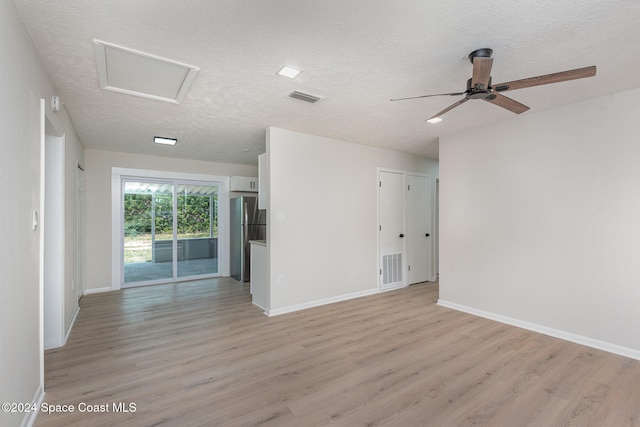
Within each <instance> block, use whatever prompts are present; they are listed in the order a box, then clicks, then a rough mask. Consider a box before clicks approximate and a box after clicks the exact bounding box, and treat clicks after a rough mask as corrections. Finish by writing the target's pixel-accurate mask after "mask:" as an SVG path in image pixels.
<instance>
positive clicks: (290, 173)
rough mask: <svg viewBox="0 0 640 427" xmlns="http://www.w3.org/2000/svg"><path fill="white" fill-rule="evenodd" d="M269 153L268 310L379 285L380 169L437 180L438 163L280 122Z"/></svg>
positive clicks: (273, 131) (270, 138)
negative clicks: (283, 126)
mask: <svg viewBox="0 0 640 427" xmlns="http://www.w3.org/2000/svg"><path fill="white" fill-rule="evenodd" d="M267 153H268V161H269V166H268V170H269V194H270V198H269V213H268V218H267V221H268V227H267V234H268V236H267V238H268V243H269V273H268V274H269V282H270V295H269V301H268V304H269V309H270V310H269V311H270V313H272V314H273V313H278V312H284V311H288V310H291V309H296V308H302V307H303V306H305V305H310V304H311V305H312V304H313V303H314V302H319V301H326V300H331V299H339V298H341V297H344V296H348V295H358V294H366V293H368V292H369V293H370V292H374V291H376V290H377V288H378V272H377V168H378V167H382V168H391V169H399V170H406V171H409V172H419V173H428V174H431V175H432V176H433V177H434V179H433V180H432V182H434V183H435V176H436V175H437V170H438V162H437V161H436V160H432V159H426V158H421V157H417V156H412V155H409V154H404V153H399V152H395V151H390V150H383V149H379V148H373V147H369V146H364V145H359V144H352V143H349V142H344V141H338V140H335V139H329V138H322V137H317V136H312V135H305V134H301V133H297V132H291V131H287V130H283V129H278V128H270V129H269V130H268V135H267ZM433 193H434V194H435V191H433ZM278 213H283V214H284V215H285V216H286V220H285V221H284V222H279V221H278V220H277V214H278ZM280 276H283V277H284V284H278V278H279V277H280Z"/></svg>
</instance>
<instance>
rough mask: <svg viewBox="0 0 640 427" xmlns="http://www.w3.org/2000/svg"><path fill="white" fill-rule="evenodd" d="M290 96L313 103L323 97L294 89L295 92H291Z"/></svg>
mask: <svg viewBox="0 0 640 427" xmlns="http://www.w3.org/2000/svg"><path fill="white" fill-rule="evenodd" d="M289 97H290V98H295V99H299V100H300V101H305V102H309V103H311V104H313V103H315V102H318V101H320V100H321V99H323V98H322V96H318V95H311V94H310V93H304V92H300V91H297V90H294V91H293V92H291V93H290V94H289Z"/></svg>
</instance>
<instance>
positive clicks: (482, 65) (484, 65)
mask: <svg viewBox="0 0 640 427" xmlns="http://www.w3.org/2000/svg"><path fill="white" fill-rule="evenodd" d="M492 54H493V50H491V49H489V48H484V49H478V50H474V51H473V52H471V53H470V54H469V60H470V61H471V63H472V64H473V74H472V76H471V78H470V79H469V80H467V90H465V91H464V92H454V93H439V94H435V95H421V96H411V97H408V98H395V99H392V100H391V101H403V100H405V99H417V98H429V97H432V96H460V95H464V98H462V99H460V100H459V101H458V102H456V103H454V104H453V105H450V106H448V107H447V108H445V109H444V110H442V111H440V112H439V113H437V114H434V115H433V116H431V117H429V118H428V119H427V121H429V122H432V123H434V122H437V121H440V117H441V116H442V115H443V114H444V113H446V112H448V111H451V110H453V109H454V108H456V107H457V106H459V105H462V104H464V103H465V102H467V101H468V100H470V99H482V100H483V101H487V102H490V103H492V104H494V105H497V106H498V107H502V108H506V109H507V110H509V111H512V112H514V113H516V114H520V113H524V112H525V111H527V110H528V109H529V107H527V106H526V105H524V104H521V103H519V102H518V101H515V100H513V99H511V98H508V97H506V96H504V95H502V94H501V92H506V91H508V90H515V89H523V88H527V87H531V86H540V85H546V84H551V83H559V82H564V81H567V80H575V79H582V78H585V77H593V76H595V75H596V67H595V65H592V66H590V67H584V68H578V69H575V70H569V71H561V72H558V73H552V74H545V75H543V76H537V77H529V78H526V79H521V80H514V81H511V82H506V83H500V84H496V85H494V84H492V82H491V67H492V65H493V58H491V55H492Z"/></svg>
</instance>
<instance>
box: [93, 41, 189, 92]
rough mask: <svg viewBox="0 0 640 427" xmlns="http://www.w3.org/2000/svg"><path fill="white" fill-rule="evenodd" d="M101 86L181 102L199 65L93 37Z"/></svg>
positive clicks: (114, 90) (115, 90)
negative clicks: (183, 62) (188, 63)
mask: <svg viewBox="0 0 640 427" xmlns="http://www.w3.org/2000/svg"><path fill="white" fill-rule="evenodd" d="M93 41H94V43H95V47H96V65H97V68H98V78H99V80H100V87H101V88H102V89H105V90H110V91H113V92H119V93H125V94H127V95H134V96H141V97H143V98H150V99H155V100H157V101H164V102H171V103H173V104H179V103H181V102H182V100H183V99H184V97H185V95H186V94H187V91H188V90H189V88H190V87H191V83H193V81H194V79H195V78H196V75H197V74H198V71H199V70H200V69H199V68H198V67H194V66H192V65H187V64H182V63H180V62H176V61H172V60H170V59H165V58H160V57H158V56H155V55H151V54H148V53H144V52H140V51H137V50H133V49H129V48H126V47H122V46H117V45H114V44H111V43H107V42H103V41H100V40H95V39H94V40H93Z"/></svg>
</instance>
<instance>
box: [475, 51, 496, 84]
mask: <svg viewBox="0 0 640 427" xmlns="http://www.w3.org/2000/svg"><path fill="white" fill-rule="evenodd" d="M492 66H493V58H482V57H476V58H473V74H472V76H471V87H472V88H474V89H476V90H486V89H487V88H488V87H489V79H490V78H491V67H492Z"/></svg>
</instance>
